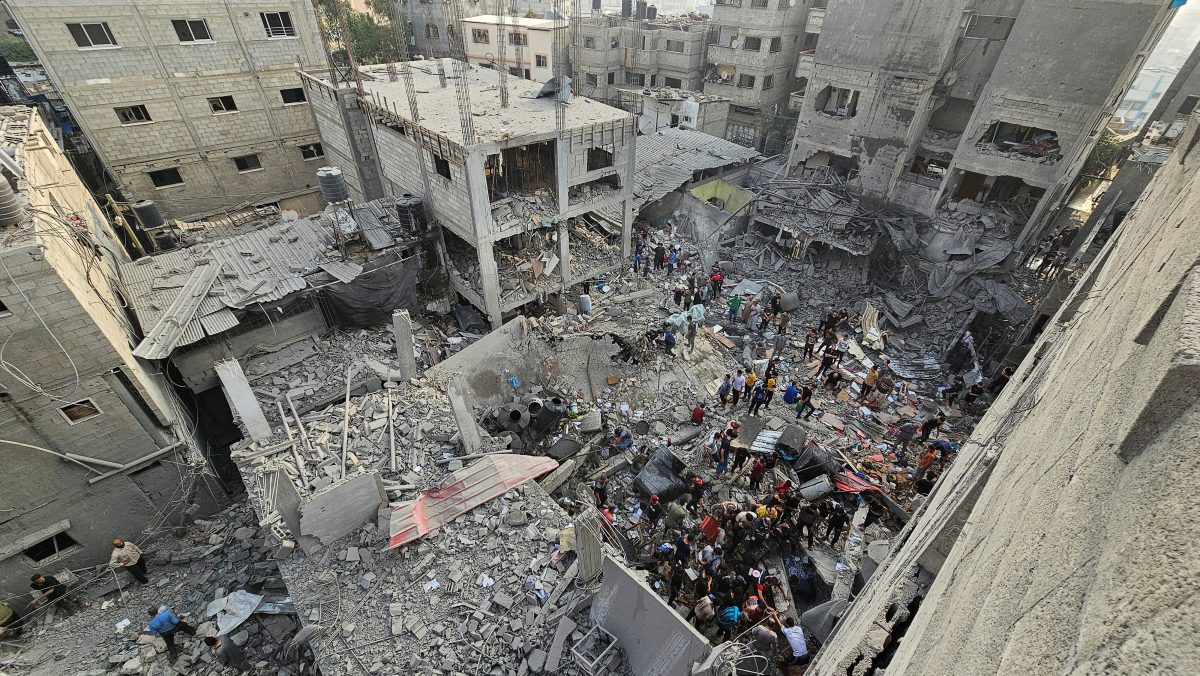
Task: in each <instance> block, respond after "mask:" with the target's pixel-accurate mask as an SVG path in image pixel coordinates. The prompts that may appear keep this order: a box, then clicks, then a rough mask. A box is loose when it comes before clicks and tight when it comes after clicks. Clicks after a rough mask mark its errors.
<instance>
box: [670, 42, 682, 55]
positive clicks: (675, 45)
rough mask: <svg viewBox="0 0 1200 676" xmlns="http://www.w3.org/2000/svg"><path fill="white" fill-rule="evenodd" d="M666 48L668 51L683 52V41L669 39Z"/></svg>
mask: <svg viewBox="0 0 1200 676" xmlns="http://www.w3.org/2000/svg"><path fill="white" fill-rule="evenodd" d="M666 50H667V51H668V52H677V53H679V54H682V53H683V42H682V41H680V40H667V43H666Z"/></svg>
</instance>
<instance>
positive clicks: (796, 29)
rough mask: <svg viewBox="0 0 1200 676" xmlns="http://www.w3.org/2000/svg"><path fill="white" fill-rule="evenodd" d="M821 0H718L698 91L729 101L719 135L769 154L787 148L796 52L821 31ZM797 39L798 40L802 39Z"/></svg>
mask: <svg viewBox="0 0 1200 676" xmlns="http://www.w3.org/2000/svg"><path fill="white" fill-rule="evenodd" d="M824 6H825V2H824V0H815V1H813V2H794V1H792V0H718V1H717V2H716V4H715V5H713V20H712V24H713V27H712V29H711V31H712V33H711V34H712V39H711V41H710V44H709V46H708V54H707V56H706V58H705V64H704V93H706V94H717V95H719V96H726V97H728V98H729V100H730V101H731V107H730V118H729V129H728V132H727V133H726V136H725V138H727V139H729V140H731V141H733V142H735V143H740V144H742V145H744V146H749V147H752V148H755V149H758V150H761V151H763V152H764V153H767V154H775V153H779V152H784V151H786V150H787V138H788V137H789V136H790V135H791V133H792V130H791V129H789V128H788V127H789V126H790V118H786V117H783V118H782V119H781V117H780V116H783V115H784V114H785V113H786V112H787V107H788V101H789V97H790V96H791V94H792V92H794V91H795V90H796V89H797V83H796V79H795V78H794V77H793V71H794V69H795V64H796V56H797V54H798V53H799V52H800V50H802V49H807V48H811V45H810V44H809V43H810V42H812V44H815V40H816V38H817V36H818V35H819V34H820V33H821V31H822V28H821V24H822V21H823V18H824V14H825V11H826V10H825V8H824ZM802 41H803V42H802Z"/></svg>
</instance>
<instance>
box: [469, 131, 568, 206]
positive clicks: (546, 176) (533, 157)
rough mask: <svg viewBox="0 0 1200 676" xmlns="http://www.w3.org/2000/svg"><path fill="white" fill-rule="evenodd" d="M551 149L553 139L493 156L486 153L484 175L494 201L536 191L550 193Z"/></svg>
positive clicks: (552, 168)
mask: <svg viewBox="0 0 1200 676" xmlns="http://www.w3.org/2000/svg"><path fill="white" fill-rule="evenodd" d="M554 148H555V142H554V141H543V142H541V143H530V144H528V145H523V146H517V147H515V148H504V149H503V150H501V151H500V152H499V153H497V154H495V155H488V158H487V160H486V161H485V162H484V177H485V179H486V180H487V185H488V195H489V197H490V200H491V201H492V202H495V201H497V200H500V199H504V198H506V197H512V196H515V195H528V194H531V193H535V192H538V191H546V192H548V193H549V194H553V193H554V189H555V156H554Z"/></svg>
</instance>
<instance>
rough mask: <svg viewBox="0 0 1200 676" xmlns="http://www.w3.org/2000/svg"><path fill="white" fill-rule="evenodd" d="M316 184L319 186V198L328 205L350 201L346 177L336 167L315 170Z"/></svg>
mask: <svg viewBox="0 0 1200 676" xmlns="http://www.w3.org/2000/svg"><path fill="white" fill-rule="evenodd" d="M317 183H319V184H321V197H324V198H325V201H326V202H328V203H329V204H333V203H335V202H346V201H348V200H349V199H350V188H349V186H347V185H346V177H345V176H343V175H342V170H341V169H338V168H337V167H321V168H320V169H317Z"/></svg>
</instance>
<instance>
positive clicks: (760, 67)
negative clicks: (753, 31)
mask: <svg viewBox="0 0 1200 676" xmlns="http://www.w3.org/2000/svg"><path fill="white" fill-rule="evenodd" d="M767 42H768V41H767V40H766V39H764V40H763V44H762V48H761V49H758V50H752V49H745V48H744V46H743V45H742V44H741V41H740V40H739V41H737V42H736V43H734V44H737V47H722V46H721V45H710V46H709V48H708V58H709V59H711V60H712V61H713V62H715V63H719V64H721V65H722V66H732V67H733V68H737V69H748V70H754V71H766V70H774V69H776V68H779V67H780V66H786V65H787V64H786V63H783V64H781V63H780V61H781V60H782V59H783V57H784V54H783V53H782V52H772V51H769V50H768V49H767Z"/></svg>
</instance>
